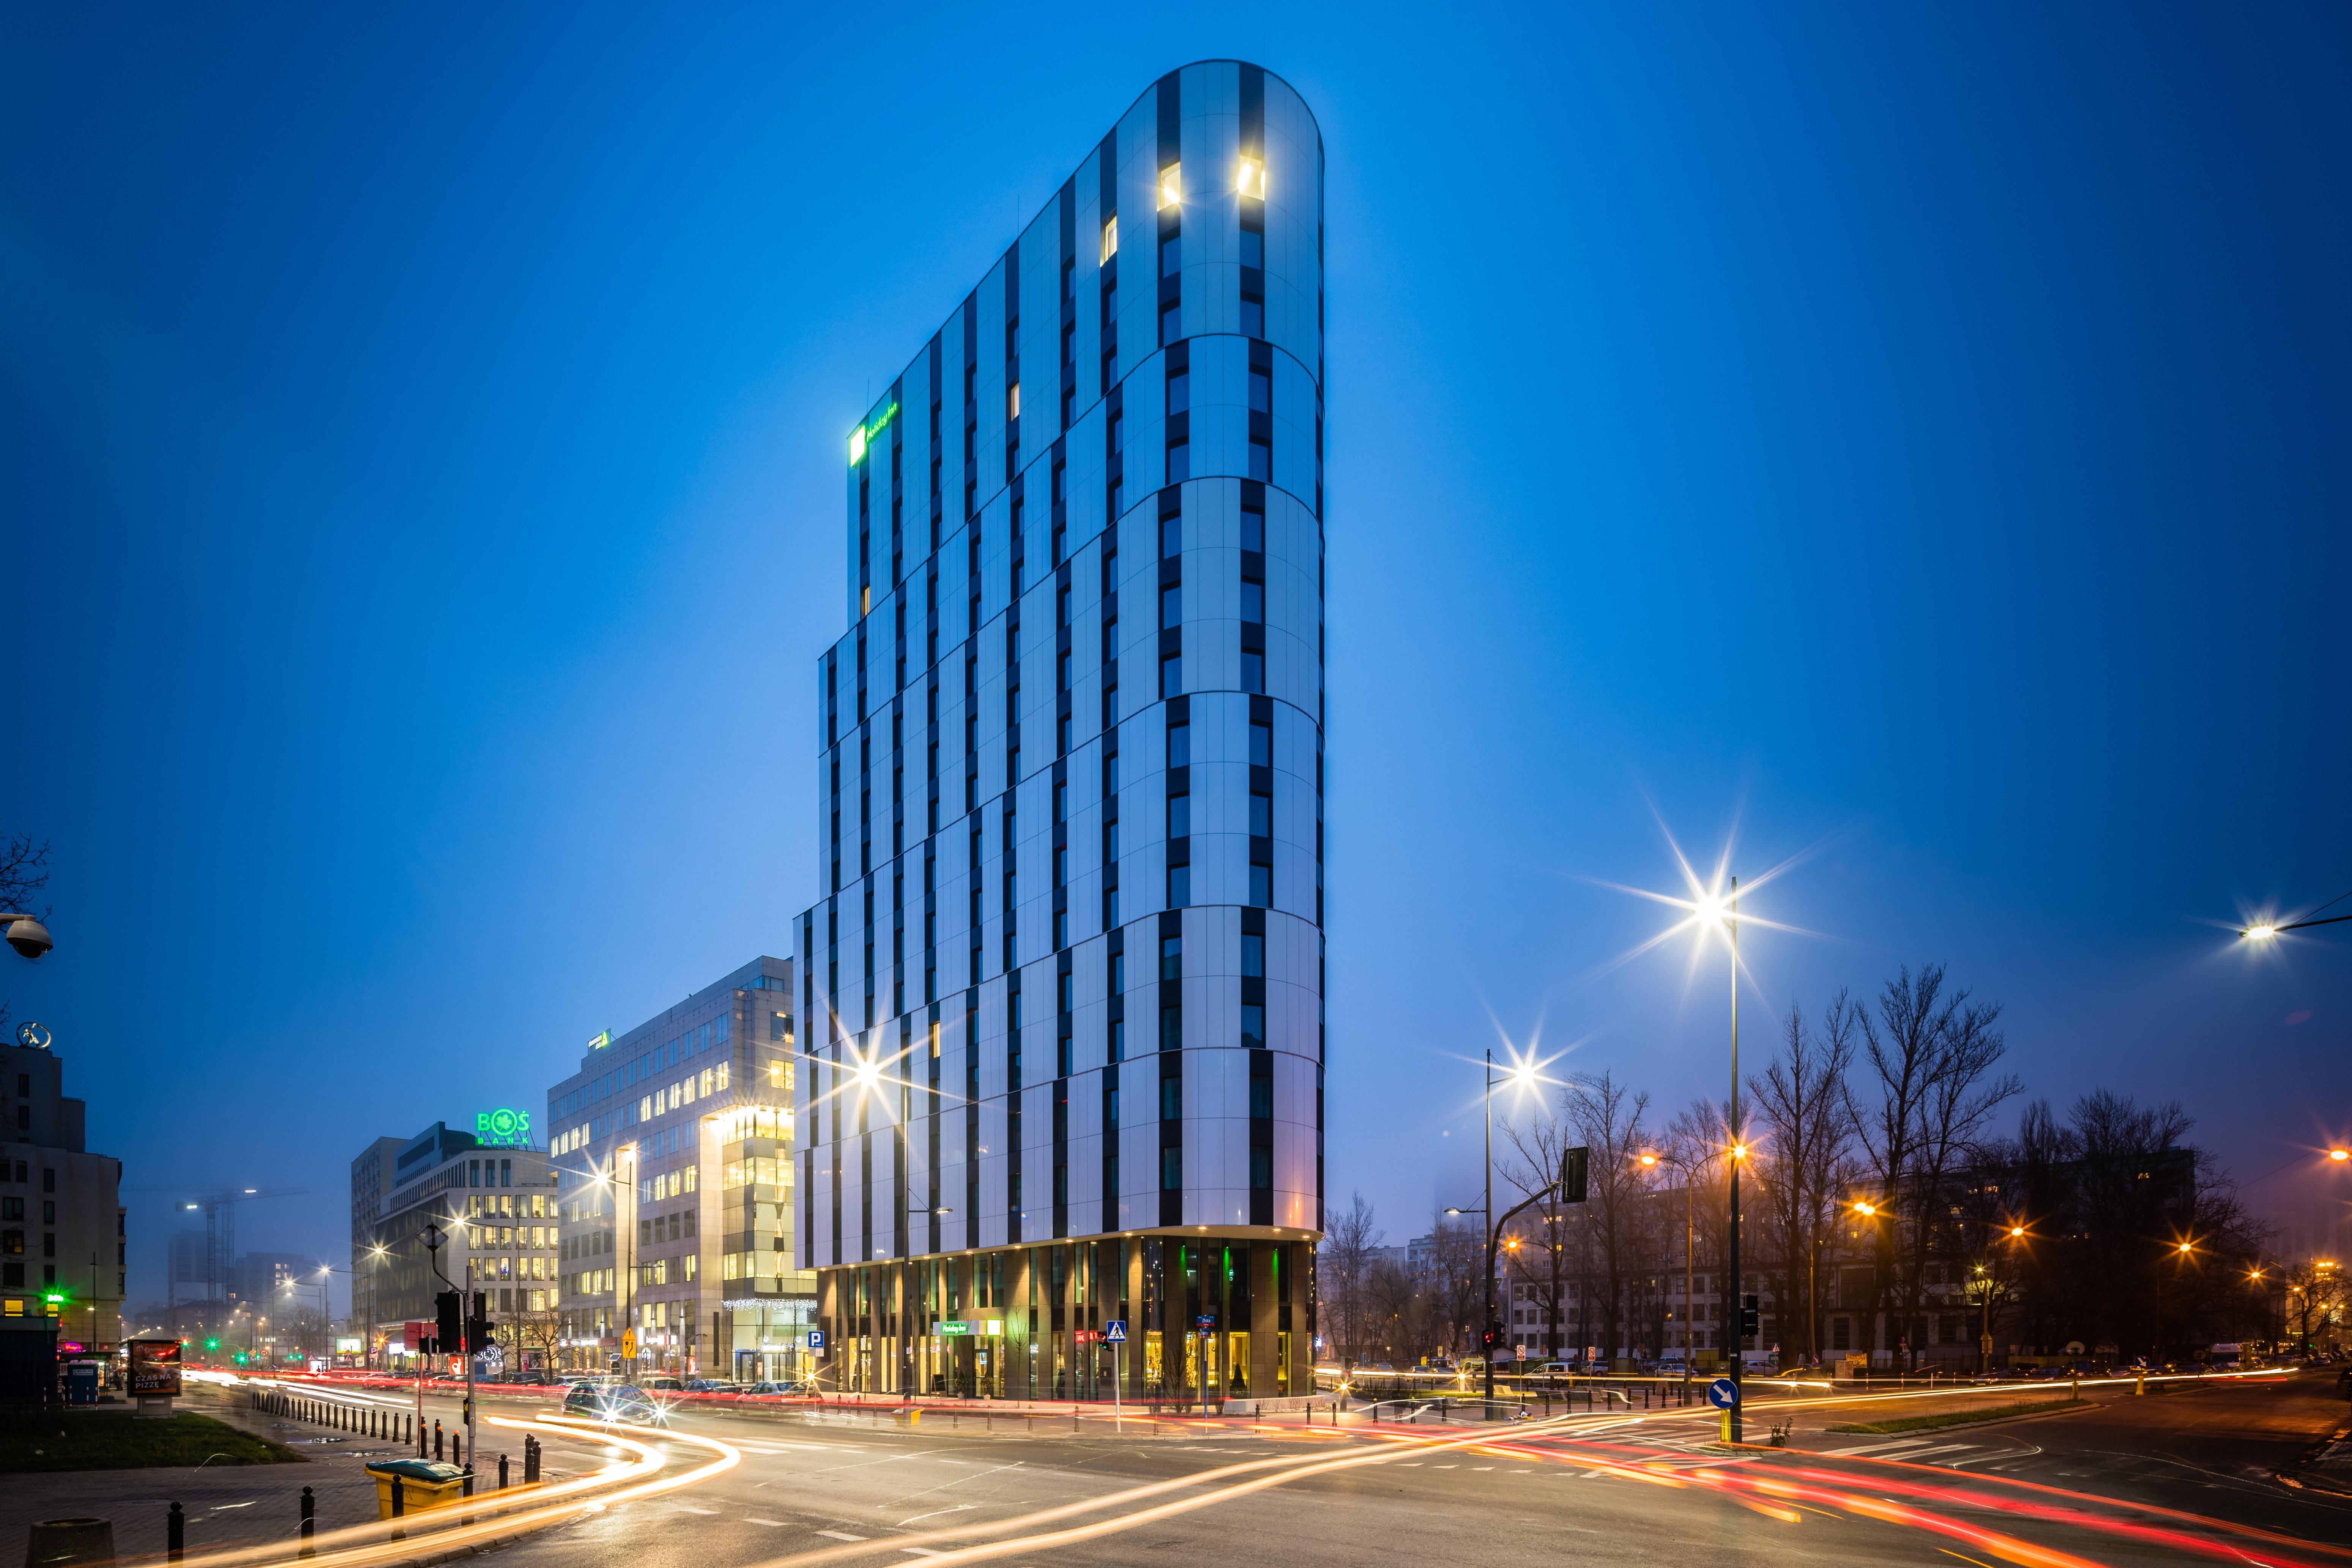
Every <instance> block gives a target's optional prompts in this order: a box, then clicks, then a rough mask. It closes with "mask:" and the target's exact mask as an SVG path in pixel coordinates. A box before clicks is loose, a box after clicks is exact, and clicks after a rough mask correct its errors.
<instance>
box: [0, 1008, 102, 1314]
mask: <svg viewBox="0 0 2352 1568" xmlns="http://www.w3.org/2000/svg"><path fill="white" fill-rule="evenodd" d="M34 1037H35V1038H38V1039H47V1033H46V1032H45V1031H37V1032H34ZM88 1111H89V1107H88V1106H87V1105H86V1104H85V1103H84V1102H83V1101H82V1100H76V1099H74V1098H72V1097H71V1096H69V1095H68V1094H67V1093H66V1091H65V1062H64V1060H63V1059H62V1058H59V1056H58V1053H57V1052H55V1051H54V1050H51V1049H50V1048H48V1047H47V1046H46V1045H38V1046H36V1045H27V1044H23V1043H21V1037H20V1038H19V1040H18V1041H16V1042H12V1043H10V1044H7V1045H5V1046H0V1330H6V1329H26V1330H54V1331H56V1333H57V1335H58V1351H59V1352H61V1353H67V1354H87V1355H111V1354H113V1353H114V1352H115V1347H116V1345H117V1344H118V1343H119V1342H121V1338H122V1286H123V1278H124V1272H125V1268H124V1263H123V1258H124V1256H125V1247H126V1236H125V1230H124V1226H123V1214H122V1204H121V1190H122V1162H121V1161H120V1160H117V1159H115V1158H114V1157H113V1156H111V1155H109V1154H93V1153H91V1152H89V1145H88V1143H87V1142H86V1141H85V1138H84V1134H83V1128H84V1124H85V1122H86V1121H87V1119H88Z"/></svg>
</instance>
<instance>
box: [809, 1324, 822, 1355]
mask: <svg viewBox="0 0 2352 1568" xmlns="http://www.w3.org/2000/svg"><path fill="white" fill-rule="evenodd" d="M808 1348H809V1349H811V1350H813V1351H821V1350H823V1349H824V1330H823V1329H811V1330H810V1331H809V1335H808Z"/></svg>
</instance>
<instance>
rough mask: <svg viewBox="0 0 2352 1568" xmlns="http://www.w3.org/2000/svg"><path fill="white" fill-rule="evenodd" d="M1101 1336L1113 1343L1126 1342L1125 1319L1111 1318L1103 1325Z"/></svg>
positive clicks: (1121, 1343) (1120, 1343)
mask: <svg viewBox="0 0 2352 1568" xmlns="http://www.w3.org/2000/svg"><path fill="white" fill-rule="evenodd" d="M1103 1338H1104V1339H1105V1340H1107V1341H1108V1342H1110V1343H1112V1344H1115V1345H1123V1344H1125V1343H1127V1320H1126V1319H1125V1318H1113V1319H1112V1320H1111V1321H1109V1322H1108V1323H1105V1324H1104V1325H1103Z"/></svg>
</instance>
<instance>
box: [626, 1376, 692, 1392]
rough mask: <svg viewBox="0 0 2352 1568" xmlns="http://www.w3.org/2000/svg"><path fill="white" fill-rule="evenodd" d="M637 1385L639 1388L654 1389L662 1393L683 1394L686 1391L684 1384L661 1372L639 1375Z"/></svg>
mask: <svg viewBox="0 0 2352 1568" xmlns="http://www.w3.org/2000/svg"><path fill="white" fill-rule="evenodd" d="M637 1386H638V1387H639V1388H651V1389H656V1390H658V1391H660V1392H661V1393H664V1394H683V1393H685V1392H686V1384H684V1383H683V1382H681V1381H680V1380H679V1379H677V1378H675V1377H671V1376H668V1375H667V1374H661V1375H656V1376H654V1377H641V1378H639V1379H637Z"/></svg>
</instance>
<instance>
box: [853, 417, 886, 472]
mask: <svg viewBox="0 0 2352 1568" xmlns="http://www.w3.org/2000/svg"><path fill="white" fill-rule="evenodd" d="M897 417H898V405H897V404H896V403H893V404H891V405H890V406H889V407H887V408H885V409H884V410H883V411H882V412H881V413H879V414H877V415H876V416H874V417H873V418H872V419H870V420H868V421H867V422H866V423H865V424H863V425H860V426H857V427H856V429H854V430H852V431H851V432H850V433H849V466H850V467H851V468H856V467H857V465H858V464H860V463H862V462H864V461H865V460H866V443H867V442H869V441H871V440H873V439H874V437H877V436H879V435H880V434H882V432H883V431H884V430H886V429H887V428H888V427H889V424H890V421H891V420H893V419H896V418H897Z"/></svg>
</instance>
